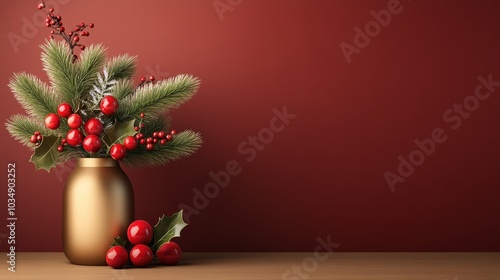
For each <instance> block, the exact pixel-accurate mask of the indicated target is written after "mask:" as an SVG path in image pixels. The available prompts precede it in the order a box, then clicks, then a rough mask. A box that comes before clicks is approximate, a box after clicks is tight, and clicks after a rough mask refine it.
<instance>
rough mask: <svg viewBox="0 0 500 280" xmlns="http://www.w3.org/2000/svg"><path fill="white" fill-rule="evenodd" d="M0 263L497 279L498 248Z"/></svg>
mask: <svg viewBox="0 0 500 280" xmlns="http://www.w3.org/2000/svg"><path fill="white" fill-rule="evenodd" d="M2 254H4V253H2ZM1 259H3V260H5V257H2V258H1ZM2 263H3V264H2V270H1V271H0V279H2V280H3V279H23V280H24V279H29V280H36V279H51V280H58V279H63V280H68V279H82V280H83V279H91V280H100V279H103V280H104V279H105V280H142V279H144V280H147V279H155V280H156V279H217V280H220V279H275V280H281V279H290V280H299V279H346V280H358V279H359V280H361V279H363V280H367V279H368V280H369V279H373V280H417V279H418V280H423V279H425V280H499V279H500V253H333V254H326V253H317V254H315V253H312V252H311V253H185V254H184V255H183V259H182V260H181V263H179V264H178V265H176V266H172V267H164V266H154V267H150V268H143V269H139V268H127V269H118V270H117V269H112V268H110V267H105V266H103V267H90V266H77V265H72V264H70V263H69V262H68V261H67V260H66V258H65V257H64V255H63V254H62V253H18V254H17V260H16V272H15V273H12V272H9V271H8V270H7V265H6V263H5V261H2Z"/></svg>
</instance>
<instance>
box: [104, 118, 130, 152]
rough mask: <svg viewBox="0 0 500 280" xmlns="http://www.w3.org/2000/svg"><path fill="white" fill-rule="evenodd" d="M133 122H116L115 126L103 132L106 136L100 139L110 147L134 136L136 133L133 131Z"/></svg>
mask: <svg viewBox="0 0 500 280" xmlns="http://www.w3.org/2000/svg"><path fill="white" fill-rule="evenodd" d="M134 122H135V120H130V121H127V122H116V123H115V125H113V126H112V127H110V128H108V129H105V130H104V132H105V133H106V134H105V135H104V136H103V137H102V140H103V141H104V143H106V145H107V146H108V147H110V146H111V145H113V144H115V143H118V142H122V141H123V139H125V137H127V136H133V135H135V134H136V133H137V132H136V131H135V129H134Z"/></svg>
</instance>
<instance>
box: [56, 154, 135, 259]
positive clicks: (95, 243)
mask: <svg viewBox="0 0 500 280" xmlns="http://www.w3.org/2000/svg"><path fill="white" fill-rule="evenodd" d="M133 221H134V190H133V188H132V184H131V183H130V180H129V179H128V177H127V175H126V174H125V172H123V170H122V169H121V168H120V165H119V164H118V162H117V161H115V160H113V159H111V158H81V159H78V160H77V165H76V167H75V169H74V170H73V172H72V173H71V175H70V176H69V178H68V181H67V182H66V186H65V188H64V194H63V221H62V223H63V224H62V225H63V247H64V254H65V255H66V258H68V260H69V261H70V262H71V263H73V264H79V265H106V252H107V251H108V249H109V246H110V245H111V243H112V242H113V237H116V236H122V237H124V236H126V234H127V227H128V225H129V224H130V223H131V222H133Z"/></svg>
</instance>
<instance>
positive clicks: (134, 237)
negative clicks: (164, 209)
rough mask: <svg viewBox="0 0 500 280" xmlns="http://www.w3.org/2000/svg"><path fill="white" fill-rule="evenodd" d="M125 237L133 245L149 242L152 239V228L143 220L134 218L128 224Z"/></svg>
mask: <svg viewBox="0 0 500 280" xmlns="http://www.w3.org/2000/svg"><path fill="white" fill-rule="evenodd" d="M127 237H128V241H130V243H132V244H134V245H137V244H149V242H151V240H152V239H153V228H152V227H151V225H150V224H149V223H148V222H146V221H144V220H135V221H133V222H132V223H131V224H130V225H129V226H128V229H127Z"/></svg>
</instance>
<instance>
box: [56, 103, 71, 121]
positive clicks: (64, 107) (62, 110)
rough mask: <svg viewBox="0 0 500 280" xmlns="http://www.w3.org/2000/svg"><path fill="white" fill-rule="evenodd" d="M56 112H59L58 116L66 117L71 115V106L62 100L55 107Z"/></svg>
mask: <svg viewBox="0 0 500 280" xmlns="http://www.w3.org/2000/svg"><path fill="white" fill-rule="evenodd" d="M57 113H58V114H59V116H61V117H63V118H67V117H69V115H71V113H73V108H71V105H69V104H68V103H66V102H64V103H61V104H59V106H58V107H57Z"/></svg>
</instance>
